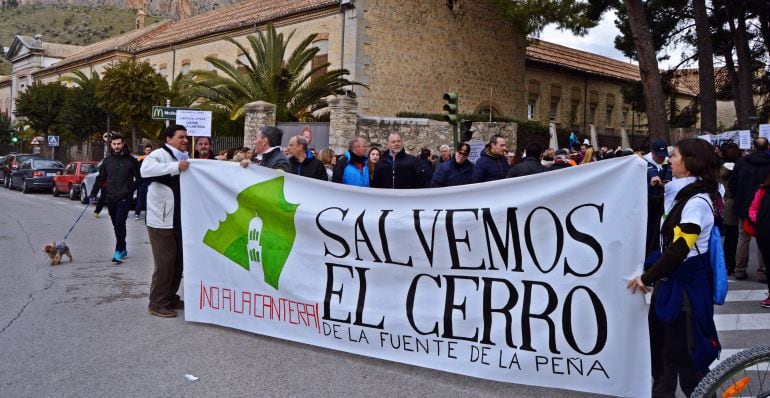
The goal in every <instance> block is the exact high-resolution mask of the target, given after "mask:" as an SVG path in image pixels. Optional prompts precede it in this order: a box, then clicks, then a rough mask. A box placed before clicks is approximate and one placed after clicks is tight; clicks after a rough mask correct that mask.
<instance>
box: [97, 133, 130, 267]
mask: <svg viewBox="0 0 770 398" xmlns="http://www.w3.org/2000/svg"><path fill="white" fill-rule="evenodd" d="M110 148H111V151H110V154H109V156H107V158H106V159H104V161H103V162H102V165H101V166H100V167H99V175H98V176H96V181H95V182H94V186H93V188H92V189H91V195H90V199H91V203H93V201H94V198H95V197H96V193H97V192H98V191H99V187H101V185H102V182H104V181H105V180H106V181H107V187H106V189H105V192H103V193H102V194H103V195H106V196H107V211H108V213H109V215H110V220H112V227H113V229H114V230H115V240H116V242H115V254H114V255H113V256H112V261H113V262H116V263H120V262H121V260H122V259H124V258H125V257H126V256H128V251H127V250H126V218H128V212H129V211H130V210H131V198H132V196H133V193H134V191H135V190H136V188H137V187H138V185H139V181H140V180H141V176H140V174H139V162H138V161H137V160H136V159H134V157H133V156H131V155H130V154H129V153H128V152H127V151H126V148H125V147H124V142H123V136H122V135H120V134H117V133H112V134H111V137H110Z"/></svg>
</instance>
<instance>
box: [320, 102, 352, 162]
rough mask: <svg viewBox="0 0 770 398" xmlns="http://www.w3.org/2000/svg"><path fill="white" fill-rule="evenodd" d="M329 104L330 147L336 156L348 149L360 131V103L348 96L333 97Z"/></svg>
mask: <svg viewBox="0 0 770 398" xmlns="http://www.w3.org/2000/svg"><path fill="white" fill-rule="evenodd" d="M326 101H327V102H328V103H329V111H330V117H329V147H330V148H331V149H332V150H333V151H334V153H336V154H338V155H339V154H341V153H343V152H345V151H346V150H347V149H348V141H350V139H351V138H353V137H354V136H355V135H356V133H357V131H358V101H356V100H355V99H353V98H350V97H348V96H346V95H338V96H331V97H328V98H327V99H326Z"/></svg>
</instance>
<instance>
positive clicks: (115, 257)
mask: <svg viewBox="0 0 770 398" xmlns="http://www.w3.org/2000/svg"><path fill="white" fill-rule="evenodd" d="M122 258H123V256H122V255H121V253H120V252H119V251H117V250H116V251H115V254H113V255H112V261H120V260H121V259H122Z"/></svg>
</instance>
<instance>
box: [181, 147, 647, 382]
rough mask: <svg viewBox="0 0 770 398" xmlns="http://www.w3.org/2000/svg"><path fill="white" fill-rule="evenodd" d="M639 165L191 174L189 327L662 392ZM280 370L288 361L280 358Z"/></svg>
mask: <svg viewBox="0 0 770 398" xmlns="http://www.w3.org/2000/svg"><path fill="white" fill-rule="evenodd" d="M645 180H646V165H645V162H644V161H643V160H641V159H640V158H638V157H636V156H628V157H623V158H619V159H614V160H608V161H603V162H598V163H591V164H588V165H584V166H579V167H573V168H568V169H563V170H559V171H553V172H548V173H544V174H537V175H533V176H528V177H522V178H516V179H507V180H501V181H495V182H490V183H484V184H477V185H472V186H460V187H449V188H439V189H429V190H428V189H423V190H408V191H396V190H384V189H367V188H357V187H350V186H344V185H338V184H333V183H328V182H322V181H317V180H314V179H308V178H303V177H298V176H295V175H290V174H284V173H280V172H276V171H273V170H270V169H266V168H262V167H257V166H252V167H250V168H249V169H243V168H241V167H240V166H239V165H238V164H236V163H231V162H211V161H205V160H198V161H196V160H193V161H191V165H190V169H189V170H188V171H187V172H185V173H182V184H181V186H182V188H181V197H182V225H183V236H184V259H185V270H184V295H185V297H184V298H185V301H186V308H185V318H186V319H187V320H188V321H195V322H206V323H213V324H218V325H223V326H228V327H233V328H237V329H241V330H246V331H250V332H254V333H259V334H263V335H268V336H273V337H278V338H282V339H286V340H292V341H297V342H302V343H306V344H313V345H316V346H321V347H327V348H330V349H335V350H341V351H346V352H351V353H356V354H361V355H366V356H370V357H376V358H382V359H386V360H390V361H397V362H402V363H408V364H412V365H417V366H423V367H428V368H433V369H440V370H444V371H447V372H454V373H460V374H465V375H470V376H476V377H481V378H485V379H491V380H499V381H505V382H511V383H519V384H529V385H536V386H545V387H554V388H563V389H569V390H579V391H587V392H593V393H603V394H611V395H619V396H633V397H640V396H649V395H650V384H651V375H650V348H649V338H648V329H647V310H648V306H647V304H646V303H645V302H644V299H643V297H642V296H641V295H639V294H637V295H631V294H630V293H629V291H628V290H626V288H625V285H626V282H627V280H629V279H630V278H631V277H633V276H635V275H637V274H638V273H639V272H641V267H642V265H641V263H642V260H643V258H644V242H645V233H644V232H645V225H646V208H647V206H646V196H647V191H646V183H645ZM276 360H280V359H276Z"/></svg>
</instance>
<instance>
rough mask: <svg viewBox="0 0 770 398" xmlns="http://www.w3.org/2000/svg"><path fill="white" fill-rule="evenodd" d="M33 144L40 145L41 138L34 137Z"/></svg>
mask: <svg viewBox="0 0 770 398" xmlns="http://www.w3.org/2000/svg"><path fill="white" fill-rule="evenodd" d="M30 144H32V145H40V140H38V139H37V137H35V138H33V139H32V142H30Z"/></svg>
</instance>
